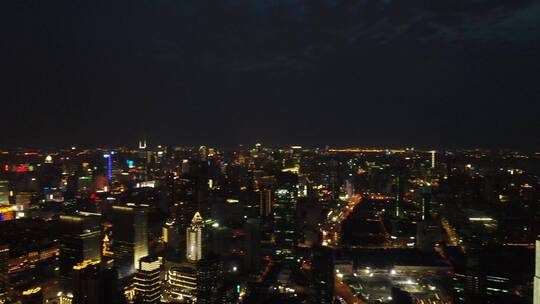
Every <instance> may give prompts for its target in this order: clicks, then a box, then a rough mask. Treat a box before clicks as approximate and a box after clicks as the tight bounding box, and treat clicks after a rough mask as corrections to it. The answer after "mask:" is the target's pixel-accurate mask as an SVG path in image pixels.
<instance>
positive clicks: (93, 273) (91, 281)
mask: <svg viewBox="0 0 540 304" xmlns="http://www.w3.org/2000/svg"><path fill="white" fill-rule="evenodd" d="M100 272H101V263H100V262H99V261H93V260H86V261H83V262H81V263H79V264H77V265H75V266H73V303H77V304H101V303H102V302H103V299H102V296H101V295H102V294H103V293H102V291H103V289H102V287H103V286H101V284H100Z"/></svg>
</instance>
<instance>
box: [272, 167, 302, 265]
mask: <svg viewBox="0 0 540 304" xmlns="http://www.w3.org/2000/svg"><path fill="white" fill-rule="evenodd" d="M297 185H298V176H297V175H296V174H293V173H281V174H280V175H279V176H278V178H277V189H276V191H275V202H274V206H273V217H274V238H275V243H276V251H275V255H276V258H277V259H293V258H294V255H293V251H294V247H295V245H296V199H297V193H298V188H297Z"/></svg>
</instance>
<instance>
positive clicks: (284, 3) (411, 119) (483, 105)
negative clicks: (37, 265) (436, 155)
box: [0, 0, 540, 150]
mask: <svg viewBox="0 0 540 304" xmlns="http://www.w3.org/2000/svg"><path fill="white" fill-rule="evenodd" d="M539 72H540V1H529V0H436V1H434V0H145V1H141V0H129V1H126V0H107V1H104V0H96V1H94V0H88V1H80V0H31V1H30V0H2V1H1V2H0V75H2V82H1V83H2V86H1V90H0V109H1V110H0V111H1V113H2V115H1V119H0V129H1V130H2V131H1V132H2V135H1V136H0V146H1V147H9V146H17V145H24V146H34V147H36V146H42V147H54V146H68V145H71V144H78V145H85V146H95V145H100V146H102V145H135V144H136V141H137V139H138V138H139V137H141V136H143V135H144V134H146V136H147V137H148V138H149V140H150V142H151V143H169V144H174V145H199V144H207V145H221V146H234V145H236V144H239V143H245V144H251V143H255V142H262V143H263V144H265V145H289V144H300V145H305V146H325V145H330V146H392V147H398V146H413V145H414V146H417V147H427V148H431V147H448V148H457V147H487V148H492V147H494V148H516V149H534V150H539V149H538V148H539V147H540V136H539V134H540V119H539V113H540V103H539V101H540V75H539Z"/></svg>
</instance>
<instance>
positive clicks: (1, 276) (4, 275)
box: [0, 245, 9, 303]
mask: <svg viewBox="0 0 540 304" xmlns="http://www.w3.org/2000/svg"><path fill="white" fill-rule="evenodd" d="M8 271H9V246H8V245H0V303H5V301H6V299H7V292H8V288H9V277H8Z"/></svg>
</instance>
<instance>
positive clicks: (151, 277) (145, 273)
mask: <svg viewBox="0 0 540 304" xmlns="http://www.w3.org/2000/svg"><path fill="white" fill-rule="evenodd" d="M160 268H161V260H160V259H159V258H158V257H156V256H146V257H143V258H141V259H140V260H139V267H138V269H137V273H136V274H135V278H134V279H133V286H134V287H135V298H136V299H137V300H138V302H139V303H159V299H160V297H161V277H160Z"/></svg>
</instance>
